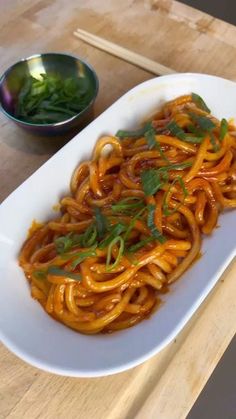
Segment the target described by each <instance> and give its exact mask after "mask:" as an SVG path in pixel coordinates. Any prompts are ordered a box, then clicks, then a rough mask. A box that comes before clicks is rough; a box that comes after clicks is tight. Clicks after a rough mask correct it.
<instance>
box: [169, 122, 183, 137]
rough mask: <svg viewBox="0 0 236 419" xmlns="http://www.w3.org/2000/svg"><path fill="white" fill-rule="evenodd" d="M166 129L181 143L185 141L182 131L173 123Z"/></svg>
mask: <svg viewBox="0 0 236 419" xmlns="http://www.w3.org/2000/svg"><path fill="white" fill-rule="evenodd" d="M166 128H167V129H168V130H169V131H170V133H171V134H172V135H174V137H177V138H179V139H180V140H183V141H184V140H185V137H186V134H185V132H184V130H183V129H182V128H181V127H180V126H179V125H178V124H176V122H175V121H171V122H169V124H167V126H166Z"/></svg>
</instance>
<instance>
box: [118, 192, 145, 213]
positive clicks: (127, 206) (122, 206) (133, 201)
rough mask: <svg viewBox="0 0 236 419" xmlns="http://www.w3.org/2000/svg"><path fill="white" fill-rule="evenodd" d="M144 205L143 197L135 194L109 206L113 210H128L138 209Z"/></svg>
mask: <svg viewBox="0 0 236 419" xmlns="http://www.w3.org/2000/svg"><path fill="white" fill-rule="evenodd" d="M143 206H144V202H143V199H141V198H138V197H136V196H129V197H127V198H124V199H122V200H121V201H119V202H117V204H113V205H112V206H111V208H112V211H113V212H129V211H130V210H135V209H140V208H142V207H143Z"/></svg>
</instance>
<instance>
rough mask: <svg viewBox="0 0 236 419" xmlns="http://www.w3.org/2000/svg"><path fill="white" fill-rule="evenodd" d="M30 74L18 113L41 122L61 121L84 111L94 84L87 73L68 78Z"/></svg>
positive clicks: (30, 120)
mask: <svg viewBox="0 0 236 419" xmlns="http://www.w3.org/2000/svg"><path fill="white" fill-rule="evenodd" d="M39 77H40V80H39V79H37V78H35V77H32V76H27V77H26V78H25V80H24V83H23V86H22V88H21V90H20V93H19V96H18V101H17V106H16V112H15V116H17V117H18V118H20V119H22V120H24V121H27V122H36V123H39V124H43V123H52V122H60V121H63V120H64V119H68V118H71V117H72V116H74V115H76V114H77V113H78V112H80V111H81V110H83V109H84V108H85V107H86V106H87V105H88V104H89V102H90V101H91V98H92V96H93V87H92V84H91V83H90V81H89V78H88V77H87V76H81V77H79V76H75V77H68V78H64V77H62V76H61V75H60V74H40V76H39Z"/></svg>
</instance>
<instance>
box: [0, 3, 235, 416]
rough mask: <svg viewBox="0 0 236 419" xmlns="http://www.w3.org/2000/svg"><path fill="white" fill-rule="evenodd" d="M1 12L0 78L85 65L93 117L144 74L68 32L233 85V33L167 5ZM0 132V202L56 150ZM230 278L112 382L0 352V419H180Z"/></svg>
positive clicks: (224, 328) (209, 348)
mask: <svg viewBox="0 0 236 419" xmlns="http://www.w3.org/2000/svg"><path fill="white" fill-rule="evenodd" d="M1 9H2V10H1V18H0V28H1V29H0V53H1V61H0V70H1V72H3V71H4V70H5V69H6V68H7V67H8V66H9V65H10V64H12V63H13V62H15V61H17V60H18V59H19V58H21V57H22V56H29V55H31V54H34V53H37V52H45V51H61V52H64V51H67V52H70V53H73V54H77V55H80V56H82V57H85V58H86V59H87V60H88V61H89V62H90V63H91V64H92V65H93V66H94V67H95V69H96V71H97V73H98V76H99V79H100V93H99V96H98V99H97V102H96V115H98V114H99V113H101V112H102V111H103V110H104V109H106V108H107V107H108V106H109V105H110V104H111V103H113V102H114V101H115V100H116V99H117V98H118V97H119V96H121V95H122V94H123V93H124V92H126V91H127V90H129V89H130V88H131V87H133V86H135V85H136V84H138V83H140V82H142V81H144V80H146V79H149V78H150V77H152V75H151V74H149V73H148V72H146V71H143V70H140V69H138V68H136V67H134V66H132V65H130V64H127V63H125V62H123V61H122V60H119V59H117V58H114V57H112V56H110V55H108V54H106V53H103V52H101V51H98V50H96V49H94V48H92V47H90V46H88V45H86V44H84V43H82V42H81V41H79V40H77V39H75V38H74V37H73V35H72V32H73V30H74V29H76V28H77V27H80V28H82V29H85V30H88V31H91V32H93V33H95V34H97V35H100V36H103V37H105V38H107V39H109V40H111V41H113V42H117V43H119V44H121V45H123V46H126V47H128V48H130V49H132V50H134V51H136V52H139V53H141V54H143V55H145V56H147V57H149V58H151V59H154V60H157V61H159V62H161V63H162V64H164V65H166V66H169V67H171V68H174V69H175V70H176V71H180V72H186V71H196V72H203V73H209V74H216V75H219V76H223V77H226V78H229V79H236V62H235V56H236V28H235V27H234V26H231V25H229V24H228V23H225V22H222V21H219V20H217V19H214V18H212V17H211V16H209V15H206V14H204V13H202V12H200V11H197V10H195V9H192V8H190V7H188V6H185V5H182V4H180V3H178V2H175V1H171V0H153V1H148V0H119V1H115V0H87V1H83V0H77V1H76V0H69V1H66V0H57V1H53V0H31V1H30V0H22V1H20V2H17V1H16V0H11V1H8V2H3V1H2V2H1ZM1 20H2V22H1ZM219 100H220V98H219ZM0 126H1V130H0V156H1V165H0V179H1V187H0V199H4V198H5V197H6V196H7V195H8V194H9V193H10V192H11V191H12V190H13V189H15V188H16V187H17V186H18V185H19V184H20V183H21V182H22V181H23V180H24V179H26V178H27V177H28V176H29V175H30V174H31V173H32V172H34V171H35V170H36V169H37V168H38V167H39V166H40V165H41V164H42V163H43V162H44V161H46V160H47V159H48V158H49V157H50V156H51V155H52V154H53V153H54V152H55V151H56V150H57V149H58V148H59V147H60V146H61V145H62V143H63V142H62V141H59V140H58V139H50V140H49V141H48V140H45V139H40V138H34V137H31V136H30V135H29V134H26V133H25V132H23V131H21V130H19V129H18V128H17V127H15V126H14V124H12V123H10V122H9V121H8V120H6V119H5V118H4V117H3V116H2V115H1V116H0ZM67 139H68V138H67ZM64 142H65V140H64ZM235 274H236V265H235V264H234V265H231V267H230V268H229V269H228V270H227V272H226V273H225V274H224V276H223V278H222V279H221V280H220V281H219V283H218V285H217V286H216V287H215V289H214V290H213V292H212V293H211V295H210V296H209V297H208V298H207V300H206V301H205V303H204V304H203V305H202V306H201V308H200V309H199V310H198V312H197V313H196V314H195V316H194V317H193V318H192V320H191V322H189V323H188V325H187V326H186V327H185V329H184V330H183V332H182V333H181V334H180V335H179V336H178V338H177V339H176V340H175V341H174V342H173V343H172V344H170V345H169V346H168V347H167V348H166V349H164V350H163V351H162V352H161V353H160V354H158V355H157V356H155V357H154V358H152V359H151V360H150V361H148V362H146V363H145V364H143V365H141V366H139V367H136V368H134V369H133V370H131V371H127V372H125V373H122V374H118V375H116V376H111V377H105V378H97V379H73V378H66V377H59V376H54V375H51V374H47V373H45V372H41V371H39V370H37V369H36V368H33V367H31V366H29V365H27V364H25V363H24V362H23V361H21V360H19V359H18V358H16V357H15V356H14V355H13V354H11V353H10V352H9V351H8V350H7V349H5V348H4V346H1V347H0V418H4V419H5V418H14V419H19V418H20V419H23V418H26V419H29V418H30V419H34V418H35V419H36V418H43V419H46V418H50V419H51V418H53V419H54V418H55V419H61V418H63V419H64V418H68V419H73V418H81V419H90V418H96V419H104V418H109V419H110V418H112V419H133V418H138V419H146V418H148V419H154V418H155V419H157V418H158V419H176V418H185V417H186V415H187V413H188V412H189V410H190V408H191V407H192V405H193V403H194V402H195V400H196V398H197V396H198V395H199V393H200V391H201V390H202V388H203V386H204V385H205V383H206V381H207V379H208V378H209V376H210V374H211V373H212V371H213V369H214V368H215V366H216V365H217V362H218V361H219V359H220V357H221V356H222V354H223V353H224V351H225V349H226V347H227V346H228V344H229V342H230V341H231V339H232V337H233V336H234V333H235V329H236V302H235V295H236V281H235V278H234V276H235Z"/></svg>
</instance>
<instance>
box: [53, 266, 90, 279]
mask: <svg viewBox="0 0 236 419" xmlns="http://www.w3.org/2000/svg"><path fill="white" fill-rule="evenodd" d="M47 273H48V274H49V275H55V276H63V277H66V278H71V279H75V280H77V281H81V280H82V277H81V275H80V274H75V273H74V272H68V271H65V269H62V268H59V267H58V266H49V268H48V271H47Z"/></svg>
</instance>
